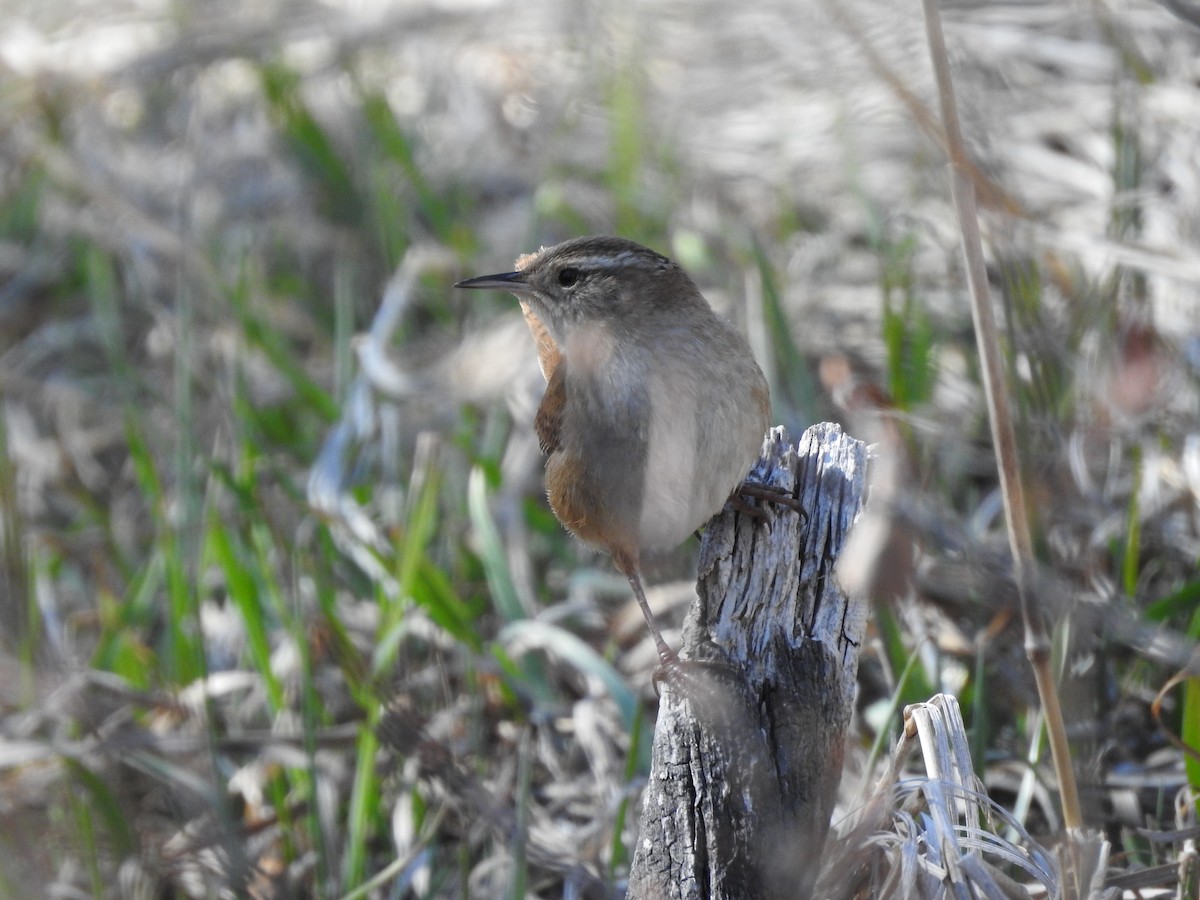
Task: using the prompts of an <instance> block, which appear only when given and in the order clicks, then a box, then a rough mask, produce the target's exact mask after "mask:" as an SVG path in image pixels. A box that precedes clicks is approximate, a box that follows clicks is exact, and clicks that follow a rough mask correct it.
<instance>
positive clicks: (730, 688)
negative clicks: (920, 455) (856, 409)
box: [629, 423, 866, 900]
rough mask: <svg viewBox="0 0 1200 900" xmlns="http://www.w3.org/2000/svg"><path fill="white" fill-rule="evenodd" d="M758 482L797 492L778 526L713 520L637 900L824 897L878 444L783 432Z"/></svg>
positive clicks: (647, 822) (656, 776) (663, 739)
mask: <svg viewBox="0 0 1200 900" xmlns="http://www.w3.org/2000/svg"><path fill="white" fill-rule="evenodd" d="M751 478H752V479H754V480H758V481H762V482H764V483H769V484H773V485H777V486H781V487H785V488H788V489H791V488H793V487H795V486H796V485H798V486H799V491H798V496H799V497H800V499H801V501H802V502H803V503H804V507H805V509H806V510H807V511H808V515H809V518H808V521H807V522H805V521H804V520H803V518H802V517H801V516H798V515H796V514H795V513H793V512H789V511H787V510H786V509H780V510H778V511H776V512H775V513H774V516H773V521H771V522H765V521H762V520H758V519H755V518H753V517H751V516H748V515H746V514H744V513H735V512H733V511H731V510H726V511H725V512H724V513H722V514H721V515H720V516H718V517H717V518H716V519H714V520H713V522H712V523H711V524H710V525H709V527H708V529H707V531H706V533H705V536H704V543H703V547H702V549H701V555H700V576H699V584H698V593H699V597H698V599H697V602H696V604H695V605H694V607H693V608H692V610H691V612H690V613H689V615H688V620H687V623H686V624H685V626H684V637H683V648H682V651H683V652H682V654H681V655H682V656H683V657H684V658H685V662H684V663H683V664H682V665H681V667H680V668H679V669H678V670H676V671H673V672H672V673H670V674H669V675H668V677H667V678H666V680H665V681H664V682H663V683H662V701H661V704H660V707H659V717H658V724H657V727H656V729H655V735H654V750H653V760H652V763H651V772H650V781H649V783H648V784H647V787H646V792H645V796H644V799H643V806H642V819H641V829H640V837H639V842H638V847H637V849H636V852H635V855H634V861H633V867H632V871H631V873H630V881H629V896H630V897H631V898H634V900H658V898H697V900H716V898H728V900H735V898H736V900H753V898H775V897H779V898H789V900H791V898H802V897H807V896H809V895H810V893H811V890H812V884H813V882H814V880H815V879H816V875H817V872H818V870H819V863H820V857H821V848H822V845H823V843H824V840H825V834H826V832H827V830H828V827H829V819H830V814H831V812H832V809H833V802H834V798H835V795H836V792H837V786H838V781H839V779H840V777H841V770H842V752H843V744H844V741H845V733H846V728H847V726H848V724H849V721H850V713H851V705H852V703H853V699H854V685H855V674H856V672H857V669H858V651H859V644H860V642H861V639H862V635H863V631H864V628H865V625H866V601H865V598H847V597H845V596H844V595H843V594H842V591H841V590H840V589H839V588H838V586H837V584H836V582H835V579H834V578H833V568H834V564H835V563H836V562H837V559H838V556H839V554H840V552H841V550H842V548H843V546H844V544H845V541H846V534H847V532H848V531H849V529H850V526H851V524H852V523H853V522H854V520H855V518H856V517H857V515H858V513H859V510H860V509H861V507H862V502H863V495H864V491H865V484H866V447H865V445H864V444H862V443H861V442H859V441H856V440H854V439H853V438H850V437H848V436H847V435H845V434H843V433H842V431H841V429H840V428H839V427H838V426H836V425H833V424H828V423H826V424H821V425H815V426H813V427H812V428H810V429H808V430H807V431H806V432H805V433H804V435H803V437H801V439H800V441H799V442H798V443H797V444H796V445H795V446H792V445H791V444H790V441H789V438H788V436H787V433H786V432H785V431H784V430H783V429H782V428H776V429H773V430H772V431H771V433H770V435H769V436H768V439H767V441H766V443H765V445H764V449H763V456H762V458H761V459H760V461H759V464H758V466H757V467H756V468H755V470H754V471H753V472H752V473H751Z"/></svg>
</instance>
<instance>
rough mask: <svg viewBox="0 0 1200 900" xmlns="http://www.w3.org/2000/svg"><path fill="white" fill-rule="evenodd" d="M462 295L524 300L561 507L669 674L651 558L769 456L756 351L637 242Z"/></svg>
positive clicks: (618, 241) (568, 255) (579, 253)
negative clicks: (605, 558)
mask: <svg viewBox="0 0 1200 900" xmlns="http://www.w3.org/2000/svg"><path fill="white" fill-rule="evenodd" d="M455 287H460V288H496V289H501V290H506V291H511V292H512V293H514V294H516V296H517V298H518V299H519V300H520V301H521V310H522V312H524V314H525V321H526V322H527V323H528V325H529V330H530V332H532V334H533V340H534V343H535V345H536V346H537V353H538V360H539V361H540V363H541V367H542V375H543V376H545V378H546V382H547V384H546V393H545V395H544V396H543V397H542V402H541V405H540V406H539V407H538V411H537V416H536V419H535V421H534V427H535V429H536V431H537V435H538V441H539V443H540V444H541V448H542V452H543V453H546V454H547V455H548V459H547V461H546V493H547V496H548V497H549V500H550V506H551V508H552V509H553V510H554V514H555V515H556V516H557V517H558V520H559V521H560V522H561V523H562V524H563V526H565V527H566V528H567V529H568V530H569V531H571V532H572V533H573V534H575V535H576V536H577V537H579V538H581V539H582V540H584V541H586V542H587V543H589V544H594V545H597V546H600V547H603V548H605V549H607V550H608V551H609V553H611V554H612V558H613V562H614V563H615V565H616V567H617V569H618V570H619V571H620V572H621V574H623V575H624V576H625V577H626V578H627V579H629V584H630V586H631V587H632V588H633V592H634V595H635V596H636V598H637V602H638V605H639V606H640V607H641V609H642V614H643V615H644V616H645V617H646V624H647V625H648V626H649V628H650V633H651V635H653V637H654V643H655V646H656V647H657V649H658V656H659V660H660V662H661V664H662V666H663V667H664V668H665V667H667V666H669V665H671V664H674V663H677V662H678V657H676V655H675V653H674V651H672V650H671V648H670V647H668V646H667V643H666V641H665V640H663V636H662V633H661V632H660V631H659V629H658V625H657V623H656V622H655V621H654V615H653V613H652V612H651V611H650V605H649V604H648V603H647V602H646V592H645V590H644V588H643V585H642V577H641V568H640V561H641V553H642V551H643V550H647V549H651V548H668V547H675V546H677V545H678V544H681V543H682V542H683V541H684V540H685V539H686V538H687V536H688V535H690V534H692V533H693V532H694V531H696V529H697V528H699V527H700V526H701V525H703V524H704V523H705V522H707V521H708V520H709V519H710V518H712V517H713V516H714V515H715V514H716V513H718V512H719V511H720V510H721V508H722V507H723V506H724V505H725V503H726V501H727V500H729V499H730V497H731V495H732V494H734V493H735V492H737V491H738V490H739V489H740V488H741V487H742V482H743V481H744V479H745V478H746V475H747V474H748V473H749V471H750V467H751V466H752V465H753V464H754V461H755V460H756V459H757V458H758V453H759V448H760V447H761V445H762V440H763V435H764V433H765V432H766V430H767V426H768V425H769V422H770V417H769V413H770V404H769V400H768V396H767V382H766V379H765V378H764V377H763V373H762V370H760V369H759V367H758V364H757V363H756V362H755V361H754V356H753V354H752V353H751V352H750V347H749V345H748V344H747V343H746V341H745V339H744V338H743V337H742V336H741V335H740V334H738V333H737V332H736V331H734V329H733V328H732V327H731V326H730V325H729V324H728V323H727V322H725V321H724V320H723V319H721V318H719V317H718V316H717V315H716V313H714V312H713V310H712V307H710V306H709V305H708V301H707V300H705V299H704V297H703V296H702V295H701V293H700V291H699V290H698V289H697V288H696V285H695V284H693V283H692V280H691V279H690V278H689V277H688V276H687V274H686V273H685V272H684V271H683V269H681V268H680V267H679V266H678V265H676V264H675V263H673V262H672V261H671V260H669V259H667V258H666V257H665V256H661V255H659V254H658V253H655V252H654V251H653V250H648V249H647V248H645V247H642V246H641V245H639V244H635V243H634V242H633V241H628V240H624V239H623V238H616V237H585V238H577V239H575V240H570V241H566V242H565V243H562V244H558V245H556V246H554V247H544V248H542V249H541V250H539V251H538V252H537V253H529V254H526V255H524V256H521V257H520V258H519V259H518V260H517V262H516V271H514V272H505V273H503V274H499V275H484V276H481V277H479V278H469V279H467V280H466V281H460V282H458V284H456V285H455ZM751 487H752V488H755V487H759V486H751ZM752 493H754V494H755V495H757V496H762V492H761V488H760V489H759V490H752ZM773 499H776V498H773ZM783 502H785V503H788V505H793V506H798V505H797V504H795V501H790V503H789V502H788V500H786V499H785V500H784V501H783Z"/></svg>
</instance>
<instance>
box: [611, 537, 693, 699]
mask: <svg viewBox="0 0 1200 900" xmlns="http://www.w3.org/2000/svg"><path fill="white" fill-rule="evenodd" d="M613 562H614V563H615V564H616V567H617V569H618V571H620V573H621V574H622V575H624V576H625V577H626V578H627V579H629V586H630V587H631V588H633V596H634V597H636V598H637V602H638V606H640V607H641V608H642V615H643V616H644V617H645V619H646V627H647V628H649V629H650V636H651V637H652V638H654V647H655V649H657V650H658V664H659V670H660V671H663V670H667V669H670V668H672V667H674V666H677V665H679V656H678V655H677V654H676V653H675V651H674V650H672V649H671V648H670V646H669V645H668V644H667V642H666V640H665V639H664V638H663V636H662V632H661V631H659V630H658V622H656V621H655V619H654V613H653V612H652V611H651V609H650V603H649V601H648V600H646V589H645V587H644V586H643V584H642V571H641V566H640V565H639V562H638V557H637V554H636V553H629V552H628V551H624V550H616V549H614V550H613ZM655 678H656V680H657V674H656V676H655Z"/></svg>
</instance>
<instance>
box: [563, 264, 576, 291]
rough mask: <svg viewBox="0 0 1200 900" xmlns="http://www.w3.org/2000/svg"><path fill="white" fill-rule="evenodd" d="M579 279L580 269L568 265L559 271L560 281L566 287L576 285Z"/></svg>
mask: <svg viewBox="0 0 1200 900" xmlns="http://www.w3.org/2000/svg"><path fill="white" fill-rule="evenodd" d="M578 281H579V270H578V269H573V268H571V267H569V266H568V267H567V268H565V269H563V270H562V271H561V272H559V273H558V283H559V284H560V285H561V286H562V287H565V288H569V287H574V286H575V283H576V282H578Z"/></svg>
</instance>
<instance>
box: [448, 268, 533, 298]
mask: <svg viewBox="0 0 1200 900" xmlns="http://www.w3.org/2000/svg"><path fill="white" fill-rule="evenodd" d="M454 286H455V287H456V288H477V289H487V288H495V289H496V290H498V291H512V292H513V293H514V294H527V293H529V292H530V291H531V290H533V289H532V288H531V287H530V286H529V283H528V282H527V281H526V280H525V273H524V272H503V273H501V274H500V275H480V276H479V277H477V278H468V279H467V280H466V281H460V282H458V283H456V284H455V285H454Z"/></svg>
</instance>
